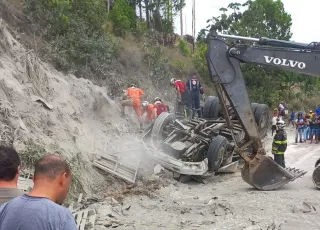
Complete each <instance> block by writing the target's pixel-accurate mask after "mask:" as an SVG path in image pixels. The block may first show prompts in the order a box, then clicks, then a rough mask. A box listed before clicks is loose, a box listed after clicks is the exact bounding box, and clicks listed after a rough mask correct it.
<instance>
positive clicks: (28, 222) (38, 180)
mask: <svg viewBox="0 0 320 230" xmlns="http://www.w3.org/2000/svg"><path fill="white" fill-rule="evenodd" d="M33 180H34V187H33V189H32V191H31V192H30V193H28V194H24V195H22V196H19V197H16V198H14V199H13V200H10V201H9V202H7V203H5V204H3V205H2V206H0V223H1V224H0V230H9V229H12V230H15V229H23V230H47V229H60V230H77V229H78V228H77V225H76V222H75V219H74V217H73V216H72V214H71V212H70V211H69V210H68V209H67V208H65V207H63V206H61V204H62V203H63V201H64V200H65V198H66V197H67V195H68V193H69V188H70V184H71V171H70V168H69V165H68V164H67V162H66V161H65V160H64V159H63V158H61V157H60V156H57V155H53V154H51V155H47V156H45V157H43V158H41V159H40V160H39V161H38V162H37V163H36V165H35V172H34V179H33Z"/></svg>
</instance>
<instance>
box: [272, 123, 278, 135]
mask: <svg viewBox="0 0 320 230" xmlns="http://www.w3.org/2000/svg"><path fill="white" fill-rule="evenodd" d="M276 130H277V126H276V125H273V126H271V132H272V136H273V133H274V132H275V131H276Z"/></svg>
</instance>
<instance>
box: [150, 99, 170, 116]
mask: <svg viewBox="0 0 320 230" xmlns="http://www.w3.org/2000/svg"><path fill="white" fill-rule="evenodd" d="M153 105H154V108H155V109H156V117H158V116H159V115H160V114H161V113H162V112H169V106H167V105H165V104H163V102H162V99H161V98H159V97H156V98H155V99H154V102H153Z"/></svg>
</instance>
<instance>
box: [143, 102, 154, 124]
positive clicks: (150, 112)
mask: <svg viewBox="0 0 320 230" xmlns="http://www.w3.org/2000/svg"><path fill="white" fill-rule="evenodd" d="M156 112H157V110H156V108H155V107H154V105H153V104H149V102H147V101H144V102H142V104H141V116H143V115H144V114H145V113H146V118H145V121H144V123H145V124H147V125H148V124H150V123H151V122H152V121H153V120H154V119H155V118H156V115H157V114H156Z"/></svg>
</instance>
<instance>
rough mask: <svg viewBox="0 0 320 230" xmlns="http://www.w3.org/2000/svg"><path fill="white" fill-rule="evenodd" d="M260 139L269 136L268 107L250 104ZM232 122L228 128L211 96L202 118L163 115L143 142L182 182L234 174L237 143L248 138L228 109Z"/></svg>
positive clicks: (217, 100) (215, 100) (214, 99)
mask: <svg viewBox="0 0 320 230" xmlns="http://www.w3.org/2000/svg"><path fill="white" fill-rule="evenodd" d="M251 107H252V110H253V111H254V117H255V121H256V124H257V127H258V130H259V134H260V137H261V138H264V137H265V136H266V134H267V130H268V124H269V120H270V113H269V108H268V106H267V105H265V104H257V103H252V104H251ZM228 109H229V110H230V111H229V112H230V113H229V114H231V117H230V118H231V120H232V122H233V126H232V130H231V129H229V128H227V127H228V125H227V121H226V119H224V114H223V110H222V108H221V103H220V102H219V98H218V97H215V96H209V97H207V98H206V101H205V104H204V106H203V117H204V118H197V119H192V120H190V121H187V122H183V121H182V120H179V119H175V118H174V117H175V116H174V114H170V113H167V112H164V113H161V114H160V116H159V117H157V119H156V120H155V122H154V124H153V126H152V127H150V128H149V129H148V130H147V131H146V132H145V134H144V136H143V138H142V140H143V143H144V146H145V147H146V148H147V150H148V153H149V154H151V155H152V157H153V158H154V159H156V160H157V161H159V163H160V164H161V165H162V166H163V167H164V168H166V169H168V170H169V171H172V172H174V175H175V176H176V177H177V178H178V179H179V181H181V182H183V181H185V180H186V178H190V176H191V177H193V178H195V179H196V178H201V177H202V176H206V175H211V174H212V173H215V172H226V173H229V172H235V171H236V170H237V168H238V160H239V159H240V156H239V154H236V153H235V148H236V145H235V143H240V142H241V141H242V140H243V139H244V138H245V132H244V130H243V129H242V128H241V125H240V124H239V121H238V120H237V117H236V115H235V114H234V113H233V112H232V111H231V110H232V108H231V107H230V108H228Z"/></svg>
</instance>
